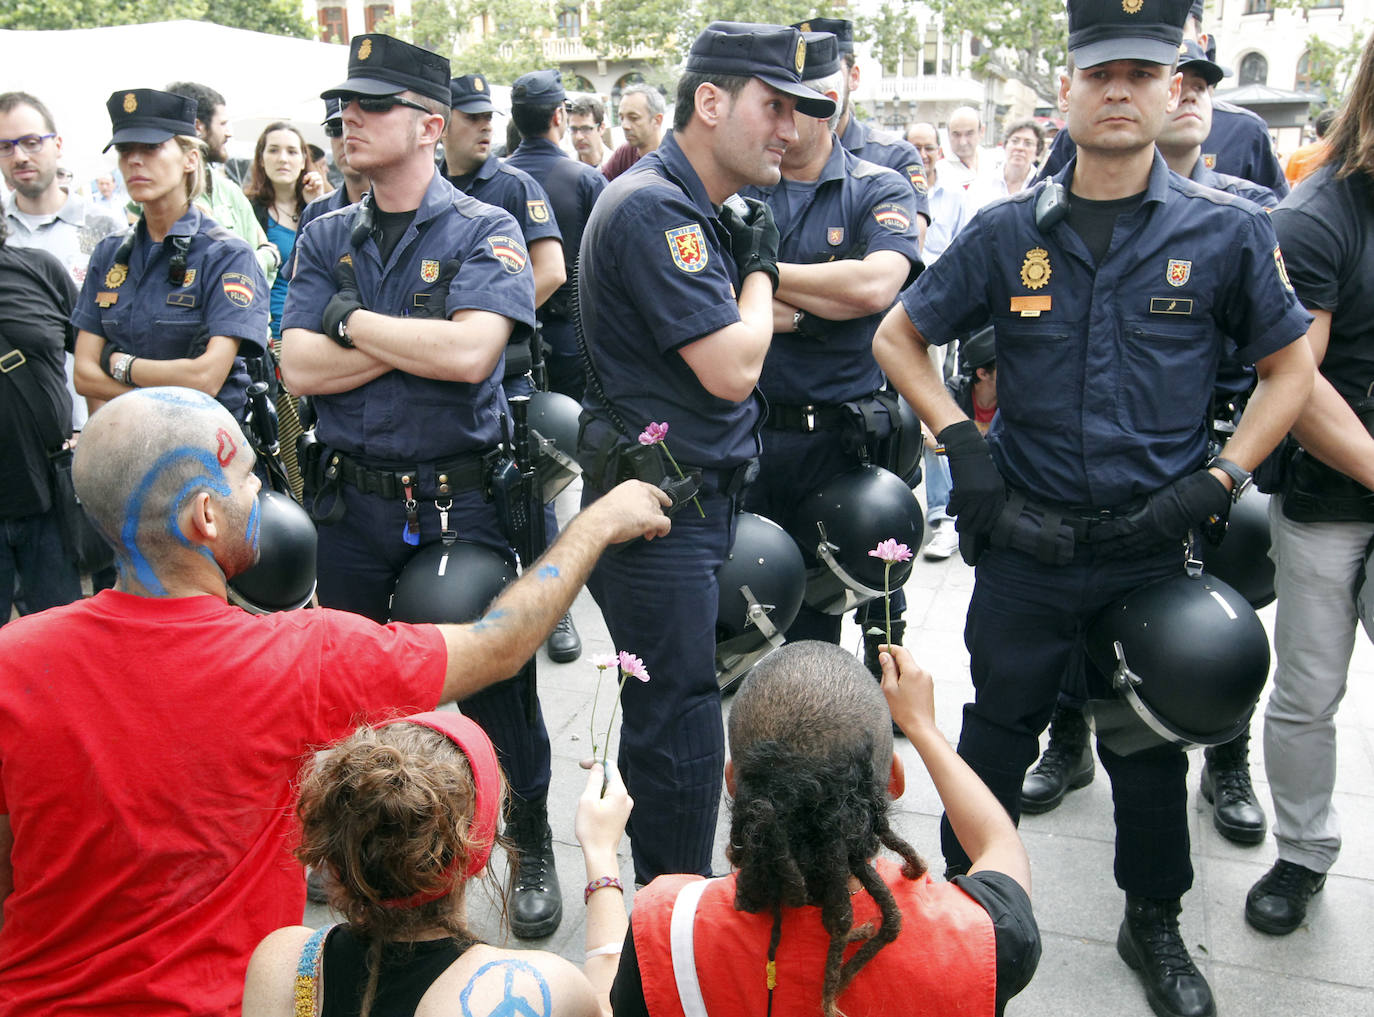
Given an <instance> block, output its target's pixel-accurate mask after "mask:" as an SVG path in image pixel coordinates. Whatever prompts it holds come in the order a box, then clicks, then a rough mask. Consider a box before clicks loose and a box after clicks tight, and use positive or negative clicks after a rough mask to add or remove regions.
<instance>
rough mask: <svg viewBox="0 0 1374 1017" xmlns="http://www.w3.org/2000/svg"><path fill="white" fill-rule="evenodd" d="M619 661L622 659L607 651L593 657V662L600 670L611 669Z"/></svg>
mask: <svg viewBox="0 0 1374 1017" xmlns="http://www.w3.org/2000/svg"><path fill="white" fill-rule="evenodd" d="M618 663H620V661H619V659H618V658H617V657H616V655H615V654H614V653H607V654H604V655H602V656H600V657H593V658H592V664H593V665H594V666H595V667H596V669H597V670H598V671H609V670H610V669H611V668H613V667H615V666H616V665H617V664H618Z"/></svg>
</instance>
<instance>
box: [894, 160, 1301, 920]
mask: <svg viewBox="0 0 1374 1017" xmlns="http://www.w3.org/2000/svg"><path fill="white" fill-rule="evenodd" d="M1074 165H1075V163H1070V164H1069V165H1068V166H1067V167H1065V169H1064V170H1063V171H1061V172H1060V174H1059V175H1058V176H1057V177H1056V180H1057V181H1058V182H1059V183H1060V184H1062V185H1064V186H1065V187H1067V186H1068V184H1069V183H1070V181H1071V180H1072V176H1073V170H1074ZM1044 186H1045V185H1043V184H1042V185H1039V186H1037V187H1034V188H1032V189H1030V190H1028V191H1027V192H1025V193H1023V194H1018V195H1014V196H1012V197H1011V198H1009V199H1008V200H1006V201H1004V202H1001V203H998V204H995V205H993V206H989V207H988V208H986V209H984V210H982V211H981V212H980V213H979V214H978V215H977V216H976V217H975V218H974V219H973V221H972V222H971V223H970V224H969V225H968V226H967V227H965V229H964V230H963V231H962V232H961V233H960V235H959V236H958V237H957V238H956V239H955V242H954V244H952V245H951V246H950V248H949V250H947V251H946V252H945V254H944V255H943V256H942V257H941V258H940V260H939V261H938V262H937V263H936V264H935V265H933V266H931V268H930V269H929V270H928V271H926V272H925V273H923V274H922V276H921V277H920V278H919V279H918V280H917V281H916V283H915V285H914V286H912V287H911V288H910V289H908V290H907V291H906V292H905V293H903V295H902V304H903V307H904V308H905V310H906V312H907V315H908V316H909V317H910V319H911V321H912V323H913V324H914V325H915V327H916V329H917V330H918V331H919V332H920V334H921V335H922V336H925V337H928V338H927V341H929V342H932V343H939V342H941V341H943V340H942V339H941V338H940V337H946V336H951V335H954V334H955V333H958V332H963V331H970V330H972V329H975V328H979V327H981V326H983V325H986V324H988V323H992V324H994V325H995V327H996V330H997V332H996V334H997V368H998V378H997V392H998V409H999V412H998V414H997V417H996V419H995V420H994V422H993V424H992V427H991V430H990V432H989V437H988V440H989V445H990V446H991V451H992V457H993V460H994V462H995V463H996V465H997V467H998V470H999V471H1000V473H1001V475H1002V477H1003V478H1004V479H1005V481H1006V483H1007V486H1008V489H1009V491H1012V492H1019V493H1021V494H1023V495H1024V496H1025V497H1026V498H1028V499H1029V500H1030V501H1031V502H1032V503H1040V504H1042V505H1049V506H1058V507H1060V508H1062V509H1063V511H1064V512H1065V513H1067V514H1068V515H1069V516H1073V515H1074V514H1077V515H1078V516H1080V517H1081V518H1083V519H1088V518H1099V517H1102V515H1103V513H1106V514H1108V515H1109V516H1110V515H1112V514H1119V513H1120V512H1121V511H1123V510H1125V509H1128V508H1131V507H1134V506H1136V505H1138V504H1139V503H1140V502H1141V500H1142V499H1143V498H1144V497H1146V496H1148V495H1149V494H1150V493H1152V492H1154V491H1156V490H1158V489H1160V488H1162V487H1164V486H1166V485H1168V484H1170V483H1171V482H1173V481H1175V480H1178V479H1179V478H1180V477H1182V476H1184V475H1185V474H1188V473H1191V472H1193V471H1194V470H1197V469H1199V468H1201V466H1202V464H1203V462H1204V460H1205V457H1206V451H1207V428H1206V421H1207V418H1208V412H1209V407H1210V399H1211V395H1212V382H1213V379H1214V377H1215V375H1216V369H1217V364H1218V361H1219V359H1220V357H1221V354H1222V350H1223V346H1224V336H1225V335H1230V336H1234V337H1236V338H1237V339H1238V341H1240V342H1241V343H1242V345H1241V346H1240V348H1239V351H1238V352H1239V355H1240V357H1241V359H1242V360H1244V361H1245V362H1246V363H1253V362H1254V361H1256V360H1258V359H1260V358H1262V357H1265V356H1267V355H1269V354H1271V353H1274V352H1276V351H1277V350H1279V349H1281V348H1282V347H1284V346H1286V345H1287V344H1289V343H1291V342H1293V341H1294V340H1296V339H1298V338H1300V337H1301V336H1302V335H1303V334H1304V333H1305V332H1306V330H1307V325H1308V322H1309V321H1310V318H1309V317H1308V316H1307V315H1306V313H1305V312H1304V311H1303V310H1302V308H1301V307H1300V306H1299V305H1298V304H1297V302H1296V300H1295V299H1294V298H1293V295H1292V291H1291V290H1290V289H1289V288H1288V287H1287V286H1286V284H1285V282H1284V280H1283V277H1282V270H1281V261H1280V257H1279V254H1278V244H1277V242H1276V240H1275V238H1274V232H1273V228H1272V227H1271V225H1270V224H1269V221H1268V218H1267V216H1265V215H1264V214H1263V212H1262V211H1261V210H1260V209H1259V208H1258V207H1256V206H1255V205H1253V204H1251V203H1250V202H1248V201H1243V200H1236V199H1233V198H1231V197H1230V196H1229V195H1225V194H1221V193H1218V192H1217V191H1213V190H1210V189H1205V188H1202V187H1199V186H1197V185H1196V184H1193V183H1192V182H1190V181H1188V180H1185V179H1183V178H1182V177H1179V176H1178V175H1177V174H1172V173H1170V172H1169V169H1168V167H1167V166H1166V165H1165V163H1164V160H1163V157H1161V156H1160V155H1159V154H1158V153H1156V154H1155V160H1154V165H1153V167H1152V169H1151V172H1150V178H1149V185H1148V188H1147V190H1146V191H1145V194H1144V196H1143V200H1142V201H1141V202H1140V204H1139V205H1138V207H1136V208H1135V209H1134V210H1133V211H1130V212H1128V213H1122V214H1121V215H1120V216H1119V218H1118V219H1117V224H1116V227H1115V231H1114V233H1113V235H1112V237H1111V244H1110V247H1109V248H1108V250H1107V253H1106V255H1105V256H1104V257H1103V258H1102V259H1101V261H1100V262H1095V261H1094V259H1093V257H1092V255H1091V254H1090V253H1089V251H1088V248H1087V247H1086V246H1085V244H1084V242H1083V240H1082V239H1081V238H1080V237H1079V235H1078V234H1077V233H1076V232H1075V231H1074V230H1073V229H1072V228H1071V227H1070V226H1069V224H1068V223H1067V222H1060V223H1059V224H1057V225H1055V226H1053V227H1052V228H1050V229H1049V230H1048V231H1047V232H1042V231H1041V230H1040V229H1039V228H1038V227H1037V225H1036V220H1035V202H1036V199H1037V198H1038V197H1039V194H1040V192H1041V191H1042V190H1043V188H1044ZM1070 200H1072V198H1071V199H1070ZM1182 564H1183V561H1182V555H1181V554H1180V552H1179V550H1178V549H1177V548H1176V547H1165V548H1163V549H1161V550H1160V551H1158V552H1157V553H1153V554H1143V555H1138V556H1129V557H1125V558H1120V559H1118V558H1113V557H1110V556H1109V555H1108V554H1106V553H1104V552H1101V551H1098V550H1095V549H1094V546H1093V545H1092V544H1086V543H1078V544H1076V545H1075V548H1074V551H1073V554H1072V558H1071V560H1069V561H1066V562H1062V563H1058V564H1049V563H1046V562H1043V561H1041V560H1038V559H1037V558H1036V557H1035V556H1033V555H1032V554H1029V553H1025V552H1023V551H1020V550H1014V549H1012V548H1010V547H993V548H990V549H988V550H987V551H986V552H985V553H984V554H983V556H982V558H981V560H980V561H979V562H978V566H977V572H976V577H977V581H976V585H975V589H974V593H973V597H972V600H971V602H970V605H969V612H968V619H967V626H966V629H965V640H966V642H967V644H968V646H969V648H970V659H971V665H970V666H971V671H972V675H973V683H974V689H975V692H976V699H975V702H974V703H972V704H970V705H969V706H967V707H966V708H965V712H964V727H963V732H962V734H961V736H960V741H959V753H960V755H961V756H963V757H964V759H966V760H967V761H968V762H969V764H970V765H971V766H972V767H973V768H974V770H975V771H976V772H977V773H978V774H979V776H980V777H982V779H983V780H984V782H985V783H987V785H988V786H989V787H990V788H991V789H992V791H993V793H994V794H995V795H996V796H997V797H998V799H999V800H1000V801H1001V802H1002V804H1003V805H1004V806H1005V807H1006V809H1007V811H1008V813H1010V815H1011V816H1012V817H1013V818H1016V817H1018V816H1019V815H1020V792H1021V781H1022V778H1023V776H1024V775H1025V772H1026V768H1027V767H1028V766H1029V765H1030V763H1031V762H1032V761H1033V760H1034V758H1035V755H1036V751H1037V738H1038V735H1039V732H1040V731H1041V730H1043V728H1044V727H1045V725H1046V723H1048V721H1049V716H1050V712H1051V708H1052V706H1053V703H1054V698H1055V693H1056V691H1057V690H1058V687H1059V681H1060V677H1061V676H1062V675H1065V674H1071V673H1074V672H1075V671H1077V672H1078V673H1083V672H1081V671H1078V669H1080V668H1087V669H1088V670H1087V680H1088V683H1089V687H1090V688H1099V689H1100V688H1102V687H1104V686H1103V685H1102V683H1103V682H1105V678H1104V677H1103V676H1102V675H1101V674H1098V673H1094V672H1093V670H1092V665H1091V664H1090V663H1089V662H1088V661H1087V660H1086V658H1085V656H1084V654H1083V648H1082V643H1081V632H1082V624H1083V622H1084V621H1085V620H1086V619H1087V618H1088V617H1089V616H1090V615H1091V614H1093V613H1094V612H1096V611H1097V610H1099V609H1100V607H1101V606H1102V604H1104V603H1109V602H1111V601H1112V600H1115V599H1116V598H1118V597H1120V596H1122V595H1124V594H1125V593H1127V592H1129V591H1131V590H1133V589H1136V588H1137V587H1139V586H1141V585H1144V584H1145V583H1147V582H1149V581H1151V580H1153V579H1158V578H1161V577H1164V576H1167V575H1171V574H1174V573H1177V572H1178V571H1179V570H1180V569H1181V568H1182ZM1098 754H1099V756H1100V758H1101V759H1102V762H1103V765H1104V766H1105V767H1106V769H1107V771H1108V773H1109V774H1110V775H1111V778H1112V782H1113V789H1114V795H1115V801H1116V817H1117V841H1116V875H1117V881H1118V884H1119V885H1120V886H1121V887H1122V888H1123V889H1125V890H1126V892H1127V893H1129V894H1135V895H1140V896H1146V897H1155V898H1170V897H1178V896H1180V895H1181V894H1182V893H1183V892H1184V891H1186V890H1187V889H1188V887H1189V886H1190V885H1191V882H1192V867H1191V864H1190V862H1189V857H1188V829H1187V816H1186V809H1185V799H1184V776H1185V774H1186V772H1187V761H1186V758H1185V757H1184V755H1183V753H1182V752H1180V751H1179V750H1178V749H1177V748H1176V747H1170V746H1163V747H1160V748H1157V749H1149V750H1146V751H1143V752H1139V753H1137V754H1135V755H1132V756H1119V755H1116V754H1115V753H1113V752H1111V751H1110V750H1108V749H1107V748H1105V747H1104V746H1101V745H1099V747H1098ZM941 832H942V842H943V847H944V851H945V857H946V859H947V861H948V862H949V863H950V865H951V866H952V867H959V866H966V865H967V855H965V854H964V852H963V849H962V848H961V847H960V846H959V844H958V841H957V839H956V838H955V837H954V835H953V831H952V830H951V829H950V827H949V824H948V821H947V820H946V821H945V822H944V823H943V824H942V830H941Z"/></svg>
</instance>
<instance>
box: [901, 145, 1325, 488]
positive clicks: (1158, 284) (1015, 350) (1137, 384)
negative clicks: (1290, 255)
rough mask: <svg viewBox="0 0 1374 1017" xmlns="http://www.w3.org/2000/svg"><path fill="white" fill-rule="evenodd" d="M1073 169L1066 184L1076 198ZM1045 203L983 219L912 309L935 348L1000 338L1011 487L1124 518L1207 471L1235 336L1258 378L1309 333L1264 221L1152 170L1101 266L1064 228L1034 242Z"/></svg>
mask: <svg viewBox="0 0 1374 1017" xmlns="http://www.w3.org/2000/svg"><path fill="white" fill-rule="evenodd" d="M1074 166H1075V163H1073V162H1071V163H1069V165H1068V166H1066V167H1065V168H1064V170H1063V171H1061V173H1060V174H1059V176H1058V178H1057V179H1058V180H1059V182H1060V183H1061V184H1064V185H1065V186H1066V187H1067V185H1068V184H1069V182H1070V181H1071V180H1072V179H1073V170H1074ZM1041 186H1044V185H1041ZM1039 191H1040V187H1035V188H1031V189H1030V190H1028V191H1026V192H1023V193H1020V194H1017V195H1015V196H1013V197H1011V198H1007V199H1005V200H1003V201H1000V202H997V203H995V204H992V205H989V206H988V207H987V208H984V209H983V210H982V211H980V212H979V213H978V214H977V215H976V216H974V218H973V219H972V221H970V223H969V224H968V225H967V226H966V227H964V229H963V231H962V232H960V234H959V236H958V237H956V238H955V240H954V243H953V244H951V245H950V247H949V249H948V250H947V251H946V252H945V253H944V255H943V256H942V257H941V258H940V260H939V261H937V262H936V263H935V264H934V265H932V266H931V267H930V268H929V269H927V270H926V271H925V272H923V273H922V274H921V276H920V277H919V278H918V279H917V280H916V282H915V283H914V284H913V285H912V286H911V287H910V288H908V289H907V290H906V291H905V292H904V293H903V294H902V304H903V306H904V307H905V309H906V312H907V314H908V316H909V317H910V318H911V321H912V323H913V324H914V325H915V326H916V329H917V331H919V332H920V333H921V335H922V336H923V337H925V338H926V340H927V341H929V342H932V343H945V342H948V341H949V339H950V338H951V337H952V336H954V335H955V334H956V333H959V332H967V331H971V330H973V329H975V328H979V327H981V326H983V325H985V324H987V323H989V322H991V323H993V324H994V325H995V326H996V329H997V402H998V410H999V412H998V414H997V419H996V421H994V423H993V425H992V429H991V431H990V433H989V441H990V443H991V445H992V452H993V458H994V459H995V461H996V462H997V465H998V468H999V469H1000V470H1001V471H1002V475H1003V476H1004V477H1005V478H1006V480H1007V482H1008V483H1009V484H1011V485H1012V486H1013V487H1015V488H1019V489H1020V490H1022V491H1025V492H1026V493H1028V494H1030V495H1031V496H1032V497H1035V498H1038V499H1042V500H1045V501H1050V502H1058V503H1061V504H1069V505H1082V506H1097V507H1104V508H1105V507H1110V506H1115V505H1120V504H1122V503H1124V502H1127V501H1129V500H1131V499H1133V498H1136V497H1138V496H1140V495H1143V494H1146V493H1149V492H1151V491H1154V490H1157V489H1158V488H1160V487H1162V486H1164V485H1165V484H1168V483H1170V482H1172V481H1174V480H1176V479H1178V478H1179V477H1180V476H1182V475H1183V474H1185V473H1187V472H1189V471H1191V470H1194V469H1197V468H1199V467H1200V466H1201V464H1202V461H1203V458H1204V456H1205V453H1206V443H1207V433H1206V427H1205V422H1206V418H1207V414H1208V409H1209V400H1210V397H1211V393H1212V385H1213V381H1214V378H1215V375H1216V370H1217V363H1218V359H1219V357H1220V355H1221V352H1222V349H1223V345H1224V339H1223V336H1227V335H1229V336H1231V337H1233V338H1234V339H1235V341H1236V342H1237V343H1238V345H1239V351H1238V352H1239V355H1240V358H1241V359H1242V360H1243V361H1245V362H1246V363H1253V362H1254V361H1256V360H1258V359H1260V358H1262V357H1265V356H1268V355H1269V354H1271V353H1274V352H1275V351H1277V350H1279V349H1281V348H1283V347H1284V346H1286V345H1288V344H1289V343H1291V342H1293V341H1294V340H1295V339H1297V338H1298V337H1299V336H1302V335H1303V334H1305V333H1306V331H1307V327H1308V325H1309V323H1310V321H1311V318H1310V316H1309V315H1308V314H1307V313H1306V312H1304V311H1303V309H1302V307H1301V306H1300V305H1299V304H1298V303H1297V300H1296V299H1295V298H1294V296H1293V293H1292V291H1291V290H1290V289H1289V288H1288V286H1287V284H1286V281H1285V278H1284V275H1283V264H1282V258H1281V255H1280V254H1279V247H1278V241H1277V240H1276V239H1275V237H1274V230H1273V227H1272V226H1271V225H1270V223H1269V217H1268V216H1267V215H1266V214H1265V213H1264V212H1263V211H1262V210H1261V209H1260V208H1259V207H1258V206H1257V205H1255V204H1253V203H1251V202H1249V201H1246V200H1244V199H1242V198H1235V197H1232V196H1231V195H1227V194H1223V193H1221V192H1219V191H1214V190H1211V189H1208V188H1202V187H1199V186H1198V185H1197V184H1195V183H1193V182H1192V181H1189V180H1186V179H1184V178H1183V177H1180V176H1179V175H1178V174H1175V173H1170V172H1169V169H1168V167H1167V166H1166V165H1165V163H1164V159H1163V157H1162V156H1160V155H1159V154H1158V153H1156V154H1155V159H1154V166H1153V167H1152V169H1151V171H1150V179H1149V185H1148V187H1147V189H1146V191H1145V195H1144V200H1143V201H1142V202H1141V203H1140V205H1139V207H1138V208H1136V209H1135V211H1133V212H1131V213H1129V214H1123V215H1121V216H1120V217H1119V218H1118V220H1117V223H1116V226H1115V229H1114V231H1113V234H1112V239H1111V245H1110V247H1109V248H1108V251H1107V254H1106V256H1105V258H1104V259H1103V261H1102V263H1101V264H1100V265H1095V264H1093V262H1092V258H1091V255H1090V254H1089V253H1088V250H1087V248H1086V247H1085V246H1084V244H1083V242H1082V240H1081V239H1079V237H1078V235H1077V234H1076V233H1074V232H1073V230H1072V229H1070V228H1069V226H1068V225H1067V224H1066V223H1063V222H1061V223H1059V224H1058V225H1056V226H1054V227H1053V228H1052V229H1051V230H1050V231H1049V233H1048V234H1043V233H1041V232H1040V230H1039V229H1038V228H1037V226H1036V225H1035V199H1036V197H1037V196H1038V194H1039Z"/></svg>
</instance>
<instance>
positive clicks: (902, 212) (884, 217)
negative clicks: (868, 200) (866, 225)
mask: <svg viewBox="0 0 1374 1017" xmlns="http://www.w3.org/2000/svg"><path fill="white" fill-rule="evenodd" d="M873 218H874V219H875V220H877V223H878V225H879V226H881V227H883V229H888V230H891V231H892V232H893V233H901V232H902V231H903V230H908V229H910V228H911V216H909V215H907V212H906V209H904V208H903V207H902V206H901V205H898V204H895V203H893V202H890V201H885V202H883V203H882V204H881V205H878V206H877V207H876V208H874V209H873Z"/></svg>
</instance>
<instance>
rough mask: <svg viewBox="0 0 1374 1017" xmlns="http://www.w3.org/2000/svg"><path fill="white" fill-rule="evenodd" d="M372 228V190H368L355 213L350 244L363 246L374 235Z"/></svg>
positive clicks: (351, 245)
mask: <svg viewBox="0 0 1374 1017" xmlns="http://www.w3.org/2000/svg"><path fill="white" fill-rule="evenodd" d="M372 229H373V215H372V192H371V191H368V192H367V193H366V194H364V195H363V199H362V201H360V202H358V210H357V211H356V212H354V213H353V231H352V232H351V233H350V234H349V235H348V245H349V246H350V247H362V246H363V244H364V243H365V242H366V241H367V238H368V237H369V236H371V235H372Z"/></svg>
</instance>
